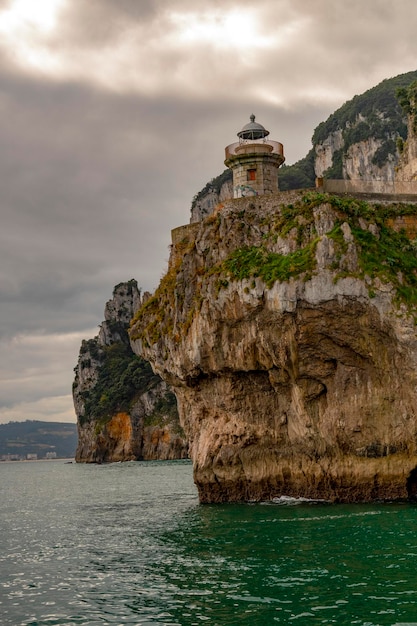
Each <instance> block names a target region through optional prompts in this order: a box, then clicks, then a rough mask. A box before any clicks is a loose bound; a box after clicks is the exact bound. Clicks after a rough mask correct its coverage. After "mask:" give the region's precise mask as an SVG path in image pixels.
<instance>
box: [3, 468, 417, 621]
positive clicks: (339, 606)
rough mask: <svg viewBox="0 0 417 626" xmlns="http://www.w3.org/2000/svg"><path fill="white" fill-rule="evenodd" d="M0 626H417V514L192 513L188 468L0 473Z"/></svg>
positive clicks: (342, 510)
mask: <svg viewBox="0 0 417 626" xmlns="http://www.w3.org/2000/svg"><path fill="white" fill-rule="evenodd" d="M0 477H1V483H0V484H1V495H2V498H1V503H2V505H1V509H0V529H1V535H0V546H1V550H0V623H1V624H2V625H5V626H6V625H7V626H8V625H13V626H29V625H30V626H46V625H49V626H52V625H59V626H73V625H74V626H75V625H77V624H83V625H89V626H96V625H97V626H98V625H103V624H118V625H122V624H129V625H132V626H133V625H136V626H148V625H149V626H150V625H156V624H159V625H163V626H192V625H199V624H204V623H207V624H212V625H216V626H217V625H218V626H223V625H224V626H234V625H237V624H242V625H244V626H245V625H247V626H258V625H259V626H261V625H262V626H263V625H265V626H267V625H269V624H299V625H303V626H304V625H309V624H312V625H313V624H338V625H339V626H340V625H345V624H346V625H348V624H349V625H350V624H360V625H362V626H377V625H380V626H385V625H390V626H392V625H394V624H414V625H415V626H417V532H416V531H417V524H416V519H417V506H416V505H412V504H377V505H327V504H323V503H320V504H313V503H308V502H301V503H300V502H298V503H295V502H294V501H293V500H285V499H283V500H280V501H277V502H275V503H269V504H241V505H204V506H202V505H199V503H198V499H197V494H196V490H195V487H194V484H193V481H192V467H191V464H190V463H189V462H187V461H174V462H147V463H118V464H112V465H101V466H97V465H75V464H72V465H69V464H65V463H64V462H62V461H53V462H52V461H49V462H37V463H1V464H0Z"/></svg>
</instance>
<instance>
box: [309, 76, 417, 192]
mask: <svg viewBox="0 0 417 626" xmlns="http://www.w3.org/2000/svg"><path fill="white" fill-rule="evenodd" d="M416 78H417V72H408V73H407V74H400V75H399V76H395V77H394V78H390V79H387V80H384V81H382V82H381V83H379V85H376V86H375V87H373V88H372V89H369V90H368V91H366V92H365V93H363V94H361V95H359V96H355V97H354V98H352V100H349V101H348V102H346V103H345V104H344V105H343V106H342V107H340V109H338V110H337V111H335V112H334V113H333V114H332V115H331V116H330V117H329V118H328V119H327V120H326V121H325V122H322V123H321V124H319V126H318V127H317V128H316V129H315V131H314V134H313V138H312V142H313V146H314V151H315V164H314V169H315V174H316V176H318V177H324V178H336V179H342V178H344V179H348V180H381V181H388V182H389V181H393V180H394V178H396V167H397V165H398V162H399V159H400V152H401V149H400V146H401V144H402V142H404V141H405V139H406V138H407V124H406V122H407V120H406V116H405V115H404V111H403V110H402V107H401V106H400V103H399V101H398V98H397V91H398V89H405V88H406V86H408V85H409V84H410V83H411V82H412V81H414V80H416ZM404 180H406V179H404Z"/></svg>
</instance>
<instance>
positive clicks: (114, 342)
mask: <svg viewBox="0 0 417 626" xmlns="http://www.w3.org/2000/svg"><path fill="white" fill-rule="evenodd" d="M141 304H142V298H141V294H140V292H139V290H138V286H137V282H136V281H135V280H130V281H128V282H126V283H120V284H119V285H116V287H115V288H114V291H113V298H112V299H111V300H109V301H108V302H107V304H106V307H105V312H104V316H105V320H104V322H103V323H102V324H101V326H100V331H99V334H98V336H97V337H94V339H89V340H87V341H83V342H82V345H81V348H80V355H79V358H78V363H77V366H76V368H75V380H74V384H73V399H74V406H75V412H76V414H77V428H78V445H77V450H76V455H75V459H76V461H77V462H85V463H103V462H111V461H129V460H152V459H158V460H166V459H181V458H186V457H187V443H186V441H185V438H184V433H183V431H182V429H181V427H180V425H179V420H178V411H177V405H176V400H175V396H174V395H173V393H172V391H171V390H170V389H169V387H168V385H167V384H166V383H165V382H164V381H162V380H161V379H160V377H159V376H157V375H155V374H154V373H153V372H152V369H151V367H150V365H149V363H147V362H146V361H144V360H143V359H142V358H140V357H137V356H136V355H135V354H134V353H133V352H132V349H131V347H130V344H129V337H128V333H127V329H128V327H129V322H130V320H131V318H132V317H133V315H134V313H135V312H136V311H137V310H138V308H139V307H140V306H141Z"/></svg>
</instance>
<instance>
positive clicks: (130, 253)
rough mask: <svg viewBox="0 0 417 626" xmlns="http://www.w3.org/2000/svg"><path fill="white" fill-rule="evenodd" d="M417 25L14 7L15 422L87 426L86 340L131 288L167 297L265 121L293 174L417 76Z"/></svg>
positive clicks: (29, 2)
mask: <svg viewBox="0 0 417 626" xmlns="http://www.w3.org/2000/svg"><path fill="white" fill-rule="evenodd" d="M416 22H417V4H416V3H415V0H397V1H396V2H395V3H394V2H392V1H391V0H390V1H387V0H367V1H365V2H364V1H363V0H361V1H359V0H350V2H344V1H343V2H342V1H341V0H257V2H256V3H254V2H253V0H251V1H250V2H249V1H248V0H240V1H239V2H237V1H236V0H221V1H220V0H205V1H204V2H202V1H201V0H200V1H199V0H88V1H87V2H86V0H36V2H35V1H34V0H0V189H1V193H0V218H1V222H0V307H1V315H0V423H6V422H9V421H11V420H15V421H21V420H26V419H40V420H47V421H66V422H75V420H76V417H75V413H74V409H73V405H72V396H71V385H72V381H73V378H74V373H73V368H74V366H75V365H76V363H77V358H78V351H79V347H80V344H81V341H82V339H88V338H91V337H94V336H95V335H96V334H97V332H98V326H99V324H100V322H101V321H102V320H103V312H104V306H105V303H106V301H107V300H109V299H110V298H111V295H112V291H113V287H114V286H115V285H116V284H117V283H119V282H122V281H127V280H129V279H131V278H135V279H136V280H137V281H138V284H139V286H140V287H141V288H142V290H148V291H153V290H154V289H155V287H156V286H157V284H158V282H159V279H160V278H161V276H162V275H163V274H164V272H165V271H166V267H167V261H168V256H169V244H170V230H171V229H172V228H175V227H176V226H179V225H182V224H186V223H188V221H189V218H190V205H191V200H192V197H193V196H194V195H195V194H196V193H197V192H198V191H199V190H200V189H201V188H202V187H204V185H205V184H206V183H207V182H208V181H209V180H210V179H211V178H213V177H215V176H217V175H218V174H220V173H221V172H222V171H223V170H224V163H223V161H224V147H225V146H226V145H227V144H229V143H233V142H234V141H235V140H236V133H237V132H238V131H239V130H240V129H241V127H242V126H243V125H244V124H245V123H247V122H248V121H249V116H250V114H251V113H254V114H255V115H256V119H257V121H258V122H260V123H262V124H263V125H264V126H265V127H266V128H267V129H268V130H269V131H270V133H271V134H270V138H271V139H274V140H276V141H280V142H282V143H283V144H284V150H285V154H286V162H287V164H291V163H294V162H295V161H297V160H298V159H300V158H302V157H304V156H305V155H306V153H307V152H308V150H309V149H310V147H311V136H312V133H313V130H314V128H315V127H316V126H317V125H318V124H319V123H320V122H321V121H324V120H325V119H327V117H328V116H329V115H330V114H331V113H332V112H333V111H334V110H336V109H337V108H338V107H339V106H341V105H342V104H343V103H344V102H345V101H346V100H348V99H350V98H352V97H353V96H354V95H356V94H360V93H363V92H364V91H365V90H366V89H369V88H370V87H373V86H374V85H376V84H378V83H379V82H380V81H381V80H383V79H385V78H390V77H392V76H396V75H397V74H401V73H404V72H408V71H411V70H416V69H417V37H416V36H415V24H416Z"/></svg>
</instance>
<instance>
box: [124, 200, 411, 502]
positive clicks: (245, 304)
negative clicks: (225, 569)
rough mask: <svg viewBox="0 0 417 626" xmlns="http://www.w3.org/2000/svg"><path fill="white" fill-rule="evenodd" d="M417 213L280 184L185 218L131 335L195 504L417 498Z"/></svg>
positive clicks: (406, 208)
mask: <svg viewBox="0 0 417 626" xmlns="http://www.w3.org/2000/svg"><path fill="white" fill-rule="evenodd" d="M416 216H417V207H416V206H415V205H399V204H397V205H387V204H380V205H374V204H369V203H366V202H363V201H360V200H356V199H354V198H340V197H332V196H327V195H326V194H317V193H313V192H311V193H305V192H283V193H278V194H274V195H270V196H262V197H258V198H246V199H239V200H230V201H227V202H225V203H224V205H223V206H220V207H219V208H218V210H217V211H216V212H215V213H213V214H212V215H210V216H209V217H207V218H206V219H205V220H204V221H202V222H200V223H199V224H193V225H192V226H190V227H188V228H184V229H183V232H182V235H183V236H182V238H181V239H180V240H179V241H176V243H175V245H174V246H173V248H172V252H171V258H170V264H169V269H168V272H167V274H166V276H165V277H164V278H163V279H162V280H161V283H160V285H159V287H158V289H157V291H156V292H155V294H154V296H153V297H151V298H150V299H149V300H148V301H147V302H146V303H144V304H143V305H142V306H141V308H140V310H139V311H138V313H137V314H136V316H135V319H134V321H133V324H132V327H131V330H130V337H131V345H132V347H133V349H134V351H135V352H136V353H137V354H139V355H141V356H142V357H144V358H145V359H147V360H149V361H150V362H151V363H152V366H153V369H154V371H155V372H157V373H158V374H159V375H160V376H161V377H162V378H163V379H164V380H165V381H166V382H167V383H168V384H169V385H171V386H172V388H173V390H174V391H175V394H176V396H177V400H178V407H179V414H180V421H181V424H182V426H183V428H184V431H185V434H186V437H187V439H188V442H189V447H190V455H191V458H192V461H193V465H194V477H195V482H196V485H197V487H198V490H199V495H200V499H201V501H202V502H220V501H239V500H255V501H258V500H265V499H272V498H275V497H279V496H281V495H287V496H295V497H301V496H302V497H307V498H319V499H325V500H331V501H341V502H353V501H370V500H376V499H402V498H415V497H416V494H417V469H416V468H417V450H416V441H417V439H416V437H417V415H416V406H417V403H416V400H417V397H416V396H417V333H416V317H417V308H416V306H417V256H416V252H415V246H414V244H413V241H412V239H414V238H415V237H416V224H417V217H416ZM407 235H408V236H407Z"/></svg>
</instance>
